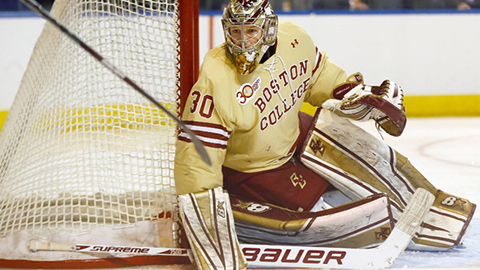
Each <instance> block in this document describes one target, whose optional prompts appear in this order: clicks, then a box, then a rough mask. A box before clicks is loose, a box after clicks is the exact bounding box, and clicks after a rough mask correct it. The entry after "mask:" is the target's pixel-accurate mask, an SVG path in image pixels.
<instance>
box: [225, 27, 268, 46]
mask: <svg viewBox="0 0 480 270" xmlns="http://www.w3.org/2000/svg"><path fill="white" fill-rule="evenodd" d="M228 30H229V32H230V36H231V37H232V41H233V42H234V43H235V45H237V46H240V47H242V45H244V46H245V49H248V48H250V47H252V46H254V45H255V44H257V43H258V41H260V39H261V38H262V36H263V30H262V28H260V27H259V26H257V25H254V24H247V25H243V26H242V25H232V26H230V27H229V29H228ZM242 42H243V44H242Z"/></svg>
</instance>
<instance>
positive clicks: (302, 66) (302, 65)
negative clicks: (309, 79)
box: [300, 59, 308, 76]
mask: <svg viewBox="0 0 480 270" xmlns="http://www.w3.org/2000/svg"><path fill="white" fill-rule="evenodd" d="M307 66H308V59H307V60H305V61H303V62H300V76H302V75H303V74H305V73H307Z"/></svg>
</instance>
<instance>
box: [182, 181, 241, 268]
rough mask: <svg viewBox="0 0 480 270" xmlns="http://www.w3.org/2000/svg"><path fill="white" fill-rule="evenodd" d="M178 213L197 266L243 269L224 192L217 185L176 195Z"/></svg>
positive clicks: (227, 198)
mask: <svg viewBox="0 0 480 270" xmlns="http://www.w3.org/2000/svg"><path fill="white" fill-rule="evenodd" d="M178 198H179V205H180V217H181V220H182V222H183V227H184V229H185V233H186V235H187V238H188V241H189V243H190V247H191V250H192V255H193V257H194V260H195V264H196V266H197V268H198V269H246V261H245V259H244V257H243V254H242V253H241V252H240V248H239V245H238V240H237V235H236V232H235V226H234V221H233V214H232V210H231V206H230V199H229V196H228V193H226V192H224V191H223V190H222V188H221V187H218V188H215V189H210V190H207V191H204V192H199V193H189V194H185V195H179V196H178Z"/></svg>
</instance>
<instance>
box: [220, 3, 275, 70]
mask: <svg viewBox="0 0 480 270" xmlns="http://www.w3.org/2000/svg"><path fill="white" fill-rule="evenodd" d="M258 2H260V3H258ZM242 3H243V2H242V0H240V1H238V0H233V1H231V2H230V3H229V4H228V6H227V7H226V8H225V12H224V14H223V18H222V26H223V31H224V35H225V41H226V43H227V48H228V50H227V54H228V55H229V57H230V59H231V60H232V62H233V63H234V65H236V66H237V70H238V71H239V72H240V73H241V74H248V73H250V72H251V71H253V70H254V69H255V68H256V66H257V65H258V63H259V62H260V60H261V59H262V57H263V54H264V53H265V52H266V51H267V49H268V47H270V46H272V45H273V44H275V41H276V38H277V30H278V18H277V15H275V14H274V13H273V10H272V9H271V7H270V4H269V3H268V1H267V0H264V1H257V3H256V4H257V5H255V3H253V4H249V5H247V6H245V5H244V4H242ZM233 26H239V29H240V31H241V35H240V38H236V37H234V36H233V35H232V32H231V30H232V27H233ZM245 26H255V27H258V28H259V31H258V32H257V34H255V35H254V36H248V34H247V35H245ZM249 29H251V28H249ZM260 30H261V31H260ZM258 35H261V36H260V37H259V38H258V40H257V42H255V44H251V43H250V41H251V40H252V39H253V38H254V37H258ZM236 36H237V35H236ZM245 36H247V38H245Z"/></svg>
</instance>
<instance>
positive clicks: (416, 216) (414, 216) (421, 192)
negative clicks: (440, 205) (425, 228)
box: [395, 188, 435, 237]
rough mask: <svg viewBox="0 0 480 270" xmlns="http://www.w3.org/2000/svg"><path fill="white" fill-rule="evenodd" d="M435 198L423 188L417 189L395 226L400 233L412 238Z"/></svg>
mask: <svg viewBox="0 0 480 270" xmlns="http://www.w3.org/2000/svg"><path fill="white" fill-rule="evenodd" d="M434 200H435V196H434V195H433V194H432V193H430V192H428V191H427V190H425V189H423V188H418V189H417V190H416V191H415V193H414V194H413V197H412V198H411V199H410V201H409V202H408V205H407V207H406V208H405V210H404V211H403V214H402V216H401V218H400V219H399V220H398V222H397V223H396V224H395V228H398V229H399V230H401V231H402V232H404V233H406V234H408V235H410V236H412V237H413V235H414V234H415V232H416V231H417V230H418V227H420V225H421V223H422V222H423V220H424V219H425V217H426V216H427V214H428V212H429V211H430V207H431V206H432V204H433V201H434Z"/></svg>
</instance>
